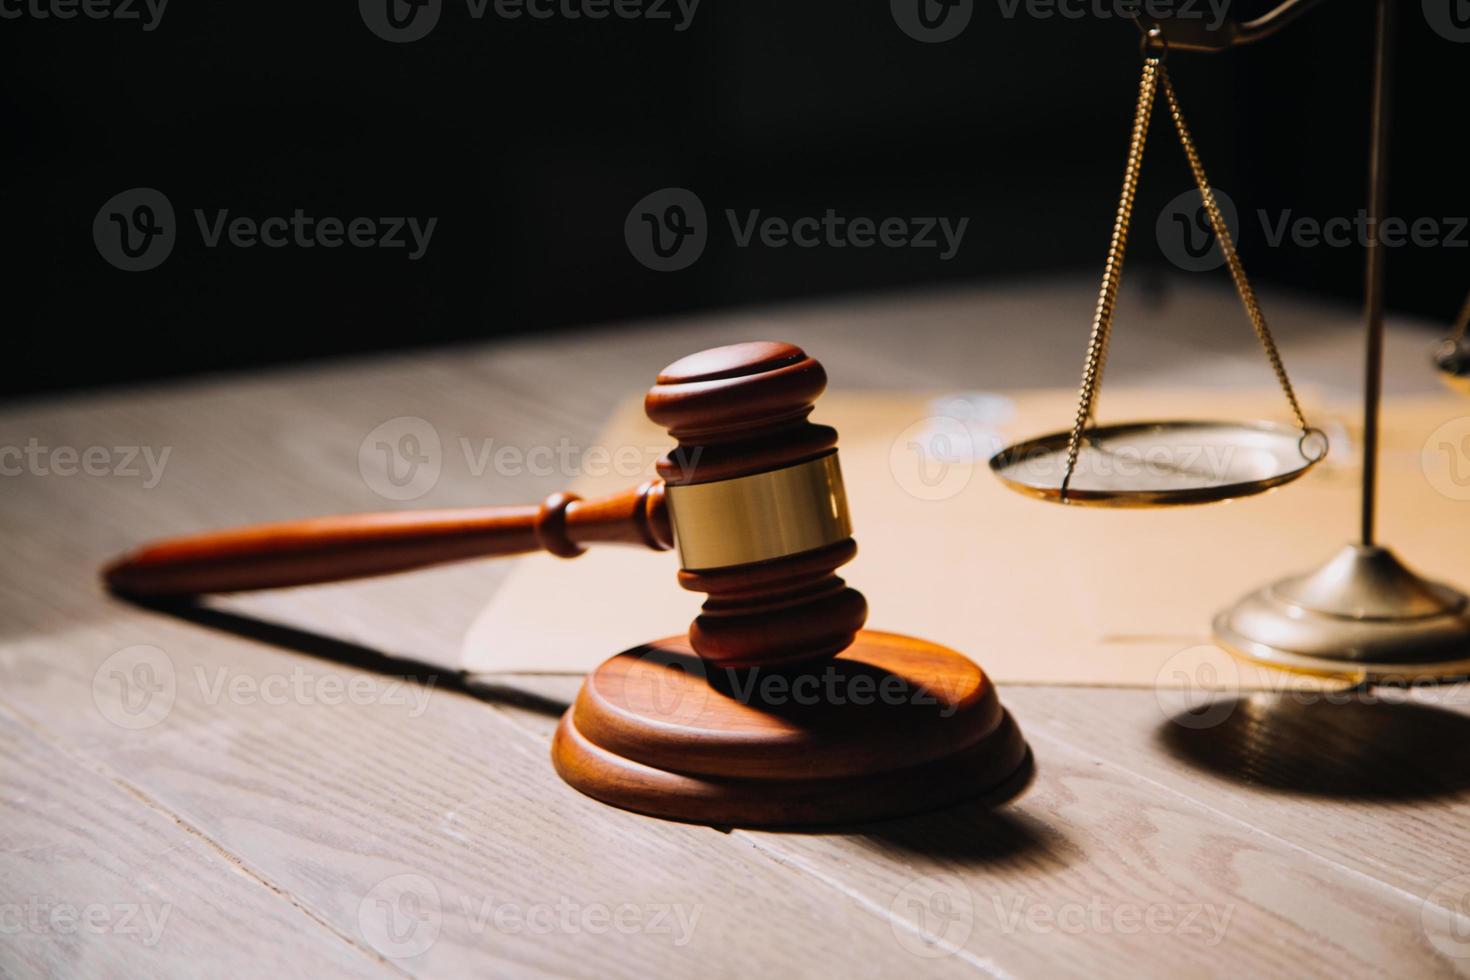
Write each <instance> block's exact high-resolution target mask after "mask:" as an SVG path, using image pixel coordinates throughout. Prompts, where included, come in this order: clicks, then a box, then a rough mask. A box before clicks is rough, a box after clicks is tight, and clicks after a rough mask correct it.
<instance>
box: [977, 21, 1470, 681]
mask: <svg viewBox="0 0 1470 980" xmlns="http://www.w3.org/2000/svg"><path fill="white" fill-rule="evenodd" d="M1316 2H1317V0H1287V2H1285V3H1283V4H1281V5H1280V6H1279V7H1277V8H1276V9H1275V10H1273V11H1272V12H1271V13H1269V14H1267V15H1266V16H1264V17H1261V18H1259V19H1257V20H1255V21H1251V22H1248V23H1242V24H1234V23H1231V24H1228V25H1226V26H1225V27H1224V28H1223V29H1221V30H1219V31H1216V32H1213V33H1209V32H1205V31H1203V29H1201V28H1200V27H1198V26H1194V25H1190V24H1186V23H1183V22H1181V24H1180V25H1179V26H1177V27H1176V26H1175V25H1170V27H1169V28H1168V35H1169V36H1168V37H1166V36H1165V33H1164V31H1163V30H1162V29H1161V28H1160V27H1158V26H1154V27H1151V28H1147V29H1144V28H1143V26H1142V24H1140V29H1143V30H1144V36H1143V40H1142V51H1143V75H1142V79H1141V80H1140V83H1139V95H1138V107H1137V111H1136V113H1135V116H1134V122H1133V130H1132V136H1131V140H1130V143H1129V149H1128V159H1127V164H1126V167H1125V169H1124V173H1123V192H1122V198H1121V201H1120V202H1119V205H1118V212H1117V217H1116V220H1115V222H1114V225H1113V236H1112V242H1111V245H1110V247H1109V249H1108V256H1107V262H1106V265H1105V267H1104V270H1103V278H1102V287H1101V290H1100V292H1099V296H1098V302H1097V308H1096V312H1095V314H1094V317H1093V324H1092V334H1091V338H1090V340H1089V342H1088V346H1087V355H1086V359H1085V362H1084V367H1083V372H1082V383H1081V386H1080V391H1079V395H1078V404H1077V412H1076V417H1075V420H1074V421H1073V424H1072V427H1071V428H1070V430H1066V431H1059V432H1055V433H1052V434H1050V435H1045V436H1041V437H1039V438H1036V439H1030V440H1026V441H1024V442H1021V443H1017V444H1015V445H1012V446H1009V447H1007V448H1005V449H1004V450H1002V451H1001V452H1000V453H998V454H996V455H995V456H994V457H993V458H992V459H991V461H990V467H991V470H992V471H993V472H994V473H995V474H996V476H997V477H999V478H1000V479H1001V480H1002V481H1003V482H1004V483H1005V484H1006V485H1008V486H1010V487H1011V488H1012V489H1015V490H1017V491H1020V492H1021V493H1024V494H1027V495H1029V496H1033V497H1036V498H1039V499H1042V500H1046V501H1050V502H1053V503H1060V504H1067V505H1074V506H1091V507H1167V506H1178V505H1187V504H1200V503H1208V502H1212V501H1222V500H1231V499H1234V498H1237V497H1246V496H1251V495H1254V494H1259V493H1264V492H1266V491H1268V490H1273V489H1275V488H1277V487H1281V486H1284V485H1286V484H1288V483H1291V482H1292V481H1294V480H1296V479H1298V478H1300V477H1301V476H1303V475H1304V474H1305V473H1306V472H1307V471H1309V470H1310V469H1311V468H1312V467H1313V466H1315V465H1316V464H1317V463H1318V462H1320V461H1321V460H1322V458H1323V457H1324V456H1325V455H1326V454H1327V449H1328V446H1327V440H1326V438H1325V436H1324V435H1323V434H1322V433H1321V431H1320V430H1318V429H1316V428H1314V427H1312V426H1311V425H1310V424H1309V423H1308V422H1307V420H1306V417H1305V416H1304V415H1303V413H1302V409H1301V406H1300V404H1299V403H1298V401H1297V397H1296V393H1295V391H1294V390H1293V388H1292V384H1291V380H1290V377H1289V376H1288V374H1287V372H1286V367H1285V365H1284V363H1283V362H1282V359H1281V356H1280V354H1279V353H1278V352H1277V349H1276V343H1275V341H1274V339H1273V338H1272V336H1271V331H1270V328H1269V327H1268V326H1267V324H1266V319H1265V316H1264V315H1263V314H1262V312H1261V307H1260V304H1259V303H1258V302H1257V301H1256V297H1255V293H1254V292H1253V291H1252V289H1251V287H1250V283H1249V281H1248V280H1247V278H1246V275H1245V269H1244V267H1243V266H1242V264H1241V261H1240V256H1239V255H1238V254H1237V253H1236V250H1235V246H1234V243H1233V241H1232V238H1231V235H1230V231H1229V229H1228V228H1227V227H1226V223H1225V220H1224V218H1223V216H1222V214H1221V211H1220V208H1219V205H1218V204H1217V202H1216V199H1215V195H1214V193H1213V192H1212V190H1211V188H1210V185H1209V181H1208V179H1207V178H1206V176H1205V171H1204V166H1203V165H1202V164H1201V162H1200V157H1199V154H1198V152H1197V151H1196V149H1195V147H1194V142H1193V140H1192V138H1191V137H1190V134H1189V129H1188V127H1187V126H1186V125H1185V122H1184V115H1183V112H1182V111H1181V109H1180V105H1179V100H1178V97H1177V95H1176V93H1175V90H1174V86H1173V84H1172V82H1171V81H1170V79H1169V73H1168V69H1167V68H1166V67H1165V60H1166V58H1167V56H1168V54H1169V52H1170V51H1171V50H1188V51H1202V52H1212V51H1222V50H1226V49H1227V48H1230V47H1234V46H1237V45H1240V44H1246V43H1250V42H1253V41H1257V40H1260V39H1262V38H1265V37H1268V36H1270V35H1272V34H1274V33H1276V32H1277V31H1278V30H1280V29H1281V28H1282V27H1284V26H1286V24H1288V23H1290V22H1291V21H1292V20H1294V19H1295V18H1296V17H1298V16H1300V15H1301V14H1302V13H1304V12H1305V11H1306V10H1308V9H1309V8H1311V7H1312V6H1315V5H1316ZM1394 16H1395V10H1394V2H1393V0H1377V37H1376V43H1375V54H1374V88H1373V110H1372V112H1373V118H1372V150H1371V158H1370V175H1371V176H1370V194H1369V203H1368V212H1369V215H1370V216H1371V218H1372V219H1373V228H1374V229H1375V233H1374V235H1373V237H1372V238H1371V239H1370V241H1369V243H1368V249H1367V273H1366V289H1365V293H1366V308H1367V321H1368V344H1367V372H1366V386H1365V396H1364V415H1363V477H1362V480H1363V482H1362V524H1361V528H1360V536H1359V539H1358V541H1357V542H1355V543H1352V544H1348V545H1347V546H1345V547H1344V548H1343V549H1342V550H1341V551H1340V552H1338V554H1337V555H1335V556H1334V557H1333V558H1331V559H1330V560H1329V561H1328V562H1327V563H1326V564H1325V565H1323V566H1321V567H1319V568H1317V569H1314V570H1312V571H1309V572H1306V573H1304V574H1299V575H1294V576H1292V577H1290V578H1286V579H1282V580H1281V581H1278V582H1274V583H1272V584H1270V585H1267V586H1265V587H1263V588H1261V589H1258V590H1256V591H1255V592H1252V593H1250V594H1249V595H1247V596H1245V597H1244V598H1242V599H1240V600H1239V601H1237V602H1236V603H1235V604H1234V605H1232V606H1230V607H1229V608H1227V609H1225V610H1224V611H1222V612H1220V613H1219V614H1217V615H1216V616H1215V618H1214V622H1213V629H1214V635H1215V638H1216V640H1217V641H1218V642H1219V643H1220V644H1221V645H1222V646H1224V647H1225V648H1226V649H1228V650H1230V651H1231V652H1233V653H1235V654H1236V655H1238V656H1241V657H1244V658H1246V659H1249V660H1255V661H1260V662H1263V663H1266V664H1271V665H1273V666H1276V667H1281V668H1285V669H1288V670H1294V671H1301V672H1308V673H1316V674H1332V675H1348V676H1351V677H1353V678H1355V679H1356V680H1358V681H1360V682H1363V683H1375V682H1378V683H1381V682H1400V683H1402V682H1412V681H1421V680H1425V679H1431V680H1450V679H1457V678H1464V677H1467V676H1470V600H1467V598H1466V596H1465V594H1464V593H1462V592H1460V591H1459V590H1457V589H1454V588H1452V587H1450V586H1448V585H1443V584H1440V583H1437V582H1430V581H1427V580H1425V579H1423V578H1420V577H1419V576H1418V575H1416V574H1415V573H1414V572H1412V571H1410V570H1409V569H1408V568H1407V567H1406V566H1405V565H1404V564H1402V563H1401V562H1400V561H1399V559H1398V558H1397V557H1396V556H1395V555H1394V553H1393V552H1392V551H1391V550H1389V549H1388V548H1387V547H1385V546H1383V545H1381V544H1379V543H1378V542H1377V540H1376V538H1375V510H1376V504H1377V463H1378V431H1379V410H1380V402H1381V395H1382V383H1383V278H1384V252H1383V245H1382V242H1381V240H1380V237H1379V234H1378V231H1377V229H1379V228H1381V225H1382V221H1381V219H1382V216H1383V213H1384V201H1385V196H1386V192H1387V167H1386V157H1387V148H1388V145H1387V144H1388V140H1387V125H1388V116H1389V105H1388V90H1389V81H1390V77H1391V71H1392V62H1391V53H1392V46H1393V39H1394V26H1395V25H1394ZM1161 88H1162V90H1163V94H1164V99H1165V102H1166V104H1167V106H1168V111H1169V115H1170V116H1171V117H1172V119H1173V122H1174V128H1175V130H1176V131H1177V134H1178V137H1179V141H1180V143H1181V145H1182V146H1183V148H1184V155H1185V158H1186V159H1187V161H1188V163H1189V168H1190V170H1191V172H1192V174H1193V176H1194V180H1195V183H1196V185H1197V186H1198V188H1199V193H1200V197H1201V200H1202V204H1203V207H1204V210H1205V213H1206V214H1207V216H1208V218H1209V221H1210V225H1211V228H1212V229H1213V231H1214V234H1215V240H1216V242H1217V243H1218V245H1219V248H1220V250H1221V253H1222V254H1223V255H1224V257H1225V260H1226V264H1227V266H1228V268H1229V270H1230V275H1231V279H1232V280H1233V281H1234V283H1235V288H1236V290H1237V292H1238V293H1239V295H1240V299H1241V303H1242V305H1243V306H1244V307H1245V312H1246V315H1247V316H1248V317H1249V319H1250V321H1251V325H1252V327H1253V328H1254V330H1255V333H1256V337H1257V338H1258V339H1259V341H1260V343H1261V347H1262V349H1263V350H1264V352H1265V354H1266V357H1267V359H1268V360H1269V361H1270V363H1271V367H1272V369H1273V370H1274V372H1275V374H1276V378H1277V381H1278V382H1279V383H1280V386H1281V390H1282V393H1283V394H1284V395H1285V398H1286V401H1287V404H1288V406H1289V408H1290V410H1291V415H1292V417H1293V419H1294V421H1295V425H1294V426H1286V425H1280V424H1276V423H1271V422H1205V421H1181V420H1166V421H1143V422H1129V423H1124V424H1112V425H1098V424H1097V422H1096V410H1097V405H1098V394H1099V391H1100V389H1101V386H1102V377H1103V371H1104V368H1105V367H1106V364H1107V352H1108V343H1109V340H1110V339H1111V336H1112V326H1113V312H1114V307H1115V304H1116V299H1117V294H1118V287H1119V283H1120V281H1121V277H1122V270H1123V258H1124V254H1125V252H1126V249H1127V239H1128V226H1129V223H1130V219H1131V217H1132V212H1133V202H1134V197H1135V195H1136V192H1137V187H1138V174H1139V168H1140V166H1141V164H1142V160H1143V151H1144V145H1145V142H1146V138H1147V135H1148V128H1149V120H1150V117H1151V116H1152V115H1153V108H1154V104H1155V97H1156V95H1157V93H1158V91H1159V90H1160V89H1161ZM1467 323H1470V300H1467V302H1466V306H1465V309H1464V311H1463V312H1462V313H1461V316H1460V318H1459V321H1458V323H1457V325H1456V330H1455V331H1454V333H1453V335H1452V336H1451V338H1450V339H1449V340H1447V341H1446V342H1445V344H1444V345H1443V346H1442V348H1441V350H1440V352H1439V354H1438V356H1437V363H1438V366H1439V368H1440V370H1441V372H1443V373H1444V374H1445V376H1446V378H1447V380H1451V381H1453V382H1455V383H1458V384H1459V385H1461V386H1463V387H1464V388H1465V389H1467V390H1470V345H1467V344H1466V342H1465V341H1466V336H1465V335H1466V325H1467ZM1211 449H1214V450H1223V451H1220V452H1215V453H1213V454H1212V453H1209V452H1201V450H1206V451H1208V450H1211ZM1201 457H1206V458H1209V459H1211V460H1213V461H1215V465H1211V466H1208V467H1206V466H1200V465H1197V464H1196V463H1195V462H1194V461H1195V460H1198V459H1200V458H1201ZM1125 458H1126V459H1131V460H1143V461H1146V462H1147V464H1148V465H1145V466H1119V465H1116V463H1117V462H1118V461H1119V460H1121V459H1125ZM1221 461H1223V464H1222V463H1221Z"/></svg>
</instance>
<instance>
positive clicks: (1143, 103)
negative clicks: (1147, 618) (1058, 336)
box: [1061, 58, 1163, 503]
mask: <svg viewBox="0 0 1470 980" xmlns="http://www.w3.org/2000/svg"><path fill="white" fill-rule="evenodd" d="M1162 67H1163V62H1162V61H1161V60H1160V59H1158V58H1147V59H1145V60H1144V63H1143V77H1142V78H1141V79H1140V80H1139V83H1138V109H1137V111H1136V112H1135V113H1134V115H1133V135H1132V137H1131V138H1130V140H1129V143H1128V162H1127V164H1126V166H1125V167H1124V168H1123V193H1122V197H1121V198H1120V199H1119V201H1118V213H1117V215H1116V216H1115V217H1114V219H1113V237H1112V240H1111V241H1110V242H1109V243H1108V261H1107V264H1106V265H1105V266H1104V267H1103V278H1102V288H1101V289H1100V290H1099V292H1098V297H1097V309H1096V311H1095V312H1094V313H1093V317H1092V336H1091V338H1090V339H1089V340H1088V342H1087V360H1086V362H1085V364H1084V365H1083V369H1082V384H1081V386H1080V390H1079V391H1078V393H1077V418H1076V420H1075V421H1074V422H1073V424H1072V435H1071V437H1070V438H1069V439H1068V440H1067V465H1066V470H1065V471H1064V472H1063V474H1062V486H1061V499H1062V502H1063V503H1066V500H1067V487H1068V485H1069V484H1070V483H1071V482H1072V471H1073V470H1074V469H1075V468H1076V466H1077V454H1078V453H1079V452H1080V451H1081V449H1082V434H1083V431H1084V430H1085V429H1086V428H1087V422H1088V420H1089V419H1091V418H1092V415H1093V412H1094V410H1095V408H1096V405H1097V392H1098V386H1099V385H1100V383H1101V381H1102V369H1103V365H1104V364H1105V363H1106V361H1107V351H1108V342H1109V341H1110V340H1111V339H1112V334H1113V309H1114V307H1115V305H1116V303H1117V299H1118V286H1119V284H1120V283H1121V282H1122V279H1123V257H1124V255H1125V254H1126V252H1127V251H1128V225H1129V224H1130V222H1131V221H1132V218H1133V200H1134V198H1135V197H1136V196H1137V194H1138V171H1139V168H1140V167H1142V166H1143V148H1144V144H1145V142H1146V141H1147V138H1148V124H1149V119H1150V117H1151V116H1152V115H1153V108H1154V95H1155V94H1156V93H1157V91H1158V83H1159V71H1160V69H1161V68H1162Z"/></svg>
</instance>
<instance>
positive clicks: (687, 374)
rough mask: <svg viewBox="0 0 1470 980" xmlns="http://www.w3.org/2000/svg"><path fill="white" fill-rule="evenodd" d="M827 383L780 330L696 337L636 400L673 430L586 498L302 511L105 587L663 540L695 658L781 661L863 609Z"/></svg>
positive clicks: (853, 622) (163, 544)
mask: <svg viewBox="0 0 1470 980" xmlns="http://www.w3.org/2000/svg"><path fill="white" fill-rule="evenodd" d="M826 385H827V375H826V372H825V371H824V370H823V369H822V366H821V365H820V364H819V363H817V362H816V361H815V360H813V359H812V358H810V357H808V356H807V355H806V353H805V352H804V351H802V350H801V348H799V347H795V346H792V345H791V344H783V343H773V342H755V343H745V344H734V345H731V346H728V347H717V348H714V349H712V350H706V351H702V352H700V353H698V354H693V355H690V356H689V357H685V358H683V359H681V360H679V361H676V362H674V363H673V364H671V365H669V366H668V367H666V368H664V370H663V371H662V372H660V374H659V376H658V379H657V383H656V384H655V385H654V387H653V388H652V389H650V390H649V392H648V395H647V397H646V398H645V400H644V408H645V410H646V411H647V413H648V416H649V418H651V419H653V420H654V421H655V422H657V423H659V424H660V425H663V426H664V427H665V428H667V429H668V431H669V434H670V435H671V436H672V437H673V438H674V439H675V440H676V442H677V446H676V448H675V449H673V450H671V451H670V452H669V453H668V454H666V455H665V456H664V457H663V458H662V459H660V460H659V463H658V466H657V469H658V473H659V476H660V479H657V480H652V481H650V482H648V483H645V484H643V485H642V486H640V487H637V488H635V489H633V490H629V491H626V492H624V493H621V494H618V495H616V496H612V497H607V498H604V499H600V500H582V499H580V498H578V497H577V496H576V495H575V494H570V493H556V494H552V495H551V496H550V497H548V498H546V500H545V501H543V502H542V503H541V504H540V505H539V506H536V505H530V506H521V507H476V508H464V509H455V510H440V511H417V512H407V511H405V512H387V513H378V514H355V515H344V516H338V517H319V518H312V519H307V520H301V521H288V522H284V523H277V524H263V525H255V526H251V527H241V528H233V529H229V530H223V531H214V532H209V533H205V534H198V535H193V536H189V537H183V538H174V539H170V540H166V541H160V542H155V543H153V544H150V545H146V546H144V547H142V548H140V549H138V550H136V551H134V552H132V553H130V554H128V555H125V556H123V557H122V558H120V559H118V560H117V561H115V562H113V563H112V564H111V565H109V566H108V567H107V568H106V569H105V571H104V573H103V577H104V579H105V581H106V583H107V586H108V588H110V589H111V590H112V591H114V592H116V593H118V594H120V595H124V596H130V597H137V598H165V597H183V596H193V595H201V594H207V593H213V592H235V591H242V590H248V589H268V588H279V587H283V586H294V585H307V584H311V583H318V582H331V581H340V580H343V579H352V578H361V577H366V576H372V575H383V574H387V573H391V572H400V571H407V570H409V569H414V568H422V567H425V566H428V565H436V564H441V563H444V562H451V561H459V560H463V559H468V558H479V557H487V556H492V555H514V554H523V553H526V552H534V551H549V552H551V553H552V554H554V555H558V556H560V557H563V558H574V557H576V556H578V555H580V554H582V553H583V552H584V551H585V550H586V548H587V547H588V546H589V545H593V544H603V543H613V544H632V545H642V546H644V547H647V548H652V549H654V550H656V551H665V550H668V549H669V548H671V547H675V546H677V547H678V549H679V558H680V572H679V583H680V584H681V585H682V586H683V587H684V588H686V589H689V590H691V591H695V592H703V593H705V594H707V595H708V599H707V600H706V601H705V603H704V607H703V610H702V612H701V614H700V615H699V617H698V618H697V619H696V620H695V622H694V624H693V626H692V627H691V629H690V643H691V644H692V646H693V647H694V649H695V651H696V652H698V653H699V655H700V656H701V657H703V658H704V659H706V660H708V661H711V662H713V663H717V664H721V665H724V666H731V667H747V666H778V665H779V666H785V665H788V664H799V663H806V662H810V661H817V660H823V659H826V658H829V657H832V656H835V655H836V654H838V653H840V652H841V651H842V650H843V649H845V648H846V647H847V646H848V645H849V644H850V643H851V642H852V640H853V637H854V636H855V635H856V633H857V631H858V630H859V629H861V628H862V625H863V622H864V621H865V619H866V618H867V604H866V602H865V601H864V599H863V597H862V595H861V594H859V593H858V592H857V591H855V590H854V589H851V588H848V587H847V586H846V584H845V583H844V582H843V581H842V579H840V578H838V577H837V576H836V575H835V574H834V572H835V570H836V569H837V568H838V567H840V566H841V565H843V564H845V563H846V562H848V561H850V560H851V559H852V557H853V556H854V555H855V554H856V552H857V546H856V544H854V542H853V540H852V533H851V524H850V521H849V517H848V512H847V501H846V497H845V495H844V492H843V487H842V475H841V471H840V469H839V468H838V464H837V455H836V453H837V450H836V446H837V432H836V430H834V429H832V428H830V427H828V426H825V425H815V424H813V423H811V422H809V421H808V420H807V416H808V415H809V414H810V413H811V410H812V406H813V404H814V402H815V401H816V399H817V397H818V396H819V395H821V393H822V391H823V390H824V389H825V388H826Z"/></svg>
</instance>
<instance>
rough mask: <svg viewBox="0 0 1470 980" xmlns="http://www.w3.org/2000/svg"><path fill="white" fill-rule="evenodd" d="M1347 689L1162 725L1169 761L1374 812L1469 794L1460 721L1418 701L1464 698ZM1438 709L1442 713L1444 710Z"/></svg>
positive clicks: (1468, 743) (1214, 710) (1259, 698)
mask: <svg viewBox="0 0 1470 980" xmlns="http://www.w3.org/2000/svg"><path fill="white" fill-rule="evenodd" d="M1413 697H1414V698H1415V700H1410V694H1409V693H1408V692H1405V691H1402V690H1397V691H1395V690H1393V689H1378V690H1375V689H1371V688H1355V689H1353V690H1351V691H1344V692H1333V693H1332V694H1330V695H1329V694H1323V693H1313V694H1310V695H1308V694H1304V693H1303V692H1292V693H1283V694H1274V693H1273V694H1253V695H1250V696H1245V697H1238V698H1229V699H1224V700H1220V701H1216V702H1213V703H1212V704H1210V705H1208V706H1205V707H1204V708H1203V709H1202V710H1200V711H1195V712H1190V713H1181V714H1179V715H1176V716H1175V717H1173V718H1171V719H1169V720H1167V721H1165V722H1164V723H1163V725H1162V726H1160V728H1159V729H1158V731H1157V733H1156V737H1157V738H1158V740H1159V742H1160V743H1161V744H1162V745H1163V747H1164V749H1165V750H1166V751H1167V752H1169V754H1170V755H1171V756H1173V757H1174V758H1175V759H1177V760H1179V761H1180V762H1183V763H1185V764H1186V765H1189V766H1192V767H1194V768H1196V769H1200V770H1203V771H1205V772H1208V773H1210V774H1212V775H1215V776H1218V777H1221V778H1223V779H1228V780H1230V781H1232V782H1238V783H1243V784H1246V785H1249V786H1252V787H1256V788H1261V789H1268V790H1276V791H1280V792H1284V793H1294V794H1301V795H1306V796H1321V797H1334V798H1339V799H1355V800H1367V801H1377V802H1391V801H1395V800H1423V799H1431V798H1436V797H1448V796H1458V795H1460V794H1463V793H1465V792H1466V791H1467V790H1470V717H1467V716H1466V715H1464V714H1461V713H1459V712H1457V711H1455V710H1453V709H1451V708H1441V707H1437V706H1435V705H1434V704H1432V703H1426V702H1427V701H1429V700H1431V699H1433V698H1435V697H1443V698H1446V699H1449V698H1455V699H1456V700H1457V701H1459V702H1460V703H1464V702H1466V701H1467V700H1470V688H1465V687H1458V688H1456V687H1444V688H1428V689H1421V690H1420V691H1418V692H1417V693H1416V694H1415V695H1414V696H1413ZM1446 703H1449V702H1448V701H1447V702H1446Z"/></svg>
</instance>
